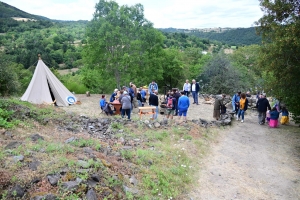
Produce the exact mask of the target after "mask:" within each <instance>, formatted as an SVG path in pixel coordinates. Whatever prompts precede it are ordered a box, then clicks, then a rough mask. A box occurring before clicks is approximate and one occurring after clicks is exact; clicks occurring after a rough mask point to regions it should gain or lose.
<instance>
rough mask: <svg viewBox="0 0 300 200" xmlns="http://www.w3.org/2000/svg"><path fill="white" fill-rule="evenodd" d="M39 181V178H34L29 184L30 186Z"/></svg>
mask: <svg viewBox="0 0 300 200" xmlns="http://www.w3.org/2000/svg"><path fill="white" fill-rule="evenodd" d="M40 181H41V179H40V178H34V179H32V181H31V182H30V183H31V184H36V183H38V182H40Z"/></svg>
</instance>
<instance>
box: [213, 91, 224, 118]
mask: <svg viewBox="0 0 300 200" xmlns="http://www.w3.org/2000/svg"><path fill="white" fill-rule="evenodd" d="M225 97H226V95H225V94H222V98H219V99H218V98H216V100H215V104H214V113H213V118H215V119H216V120H219V119H220V115H221V112H220V110H221V108H222V106H224V99H225Z"/></svg>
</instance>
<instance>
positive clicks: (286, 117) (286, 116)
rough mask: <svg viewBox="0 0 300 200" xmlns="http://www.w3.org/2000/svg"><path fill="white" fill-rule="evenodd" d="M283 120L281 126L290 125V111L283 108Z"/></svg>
mask: <svg viewBox="0 0 300 200" xmlns="http://www.w3.org/2000/svg"><path fill="white" fill-rule="evenodd" d="M281 115H282V116H281V119H280V124H288V123H289V111H288V110H287V109H286V107H282V109H281Z"/></svg>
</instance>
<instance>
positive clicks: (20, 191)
mask: <svg viewBox="0 0 300 200" xmlns="http://www.w3.org/2000/svg"><path fill="white" fill-rule="evenodd" d="M24 194H25V189H24V188H22V187H21V186H20V185H16V186H14V187H13V188H12V189H11V190H10V196H11V197H14V198H22V197H23V196H24Z"/></svg>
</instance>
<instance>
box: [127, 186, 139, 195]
mask: <svg viewBox="0 0 300 200" xmlns="http://www.w3.org/2000/svg"><path fill="white" fill-rule="evenodd" d="M123 190H124V192H125V193H126V192H130V193H132V194H137V193H139V190H138V189H136V188H129V187H127V186H125V185H123Z"/></svg>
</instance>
